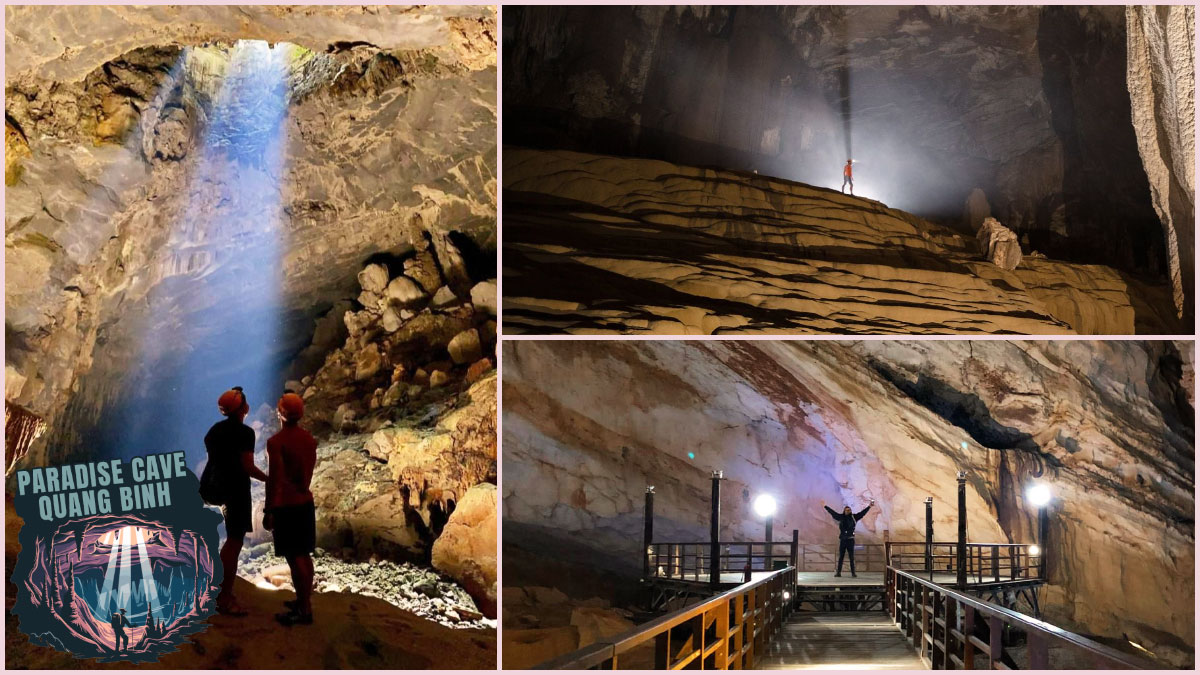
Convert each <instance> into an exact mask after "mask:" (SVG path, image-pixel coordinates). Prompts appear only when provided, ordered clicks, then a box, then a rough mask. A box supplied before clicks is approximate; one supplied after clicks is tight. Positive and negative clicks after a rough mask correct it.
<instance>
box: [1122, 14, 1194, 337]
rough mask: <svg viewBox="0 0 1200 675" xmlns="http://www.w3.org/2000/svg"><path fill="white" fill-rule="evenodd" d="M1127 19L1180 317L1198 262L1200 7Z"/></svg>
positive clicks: (1144, 146) (1139, 130)
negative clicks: (1198, 40) (1199, 44)
mask: <svg viewBox="0 0 1200 675" xmlns="http://www.w3.org/2000/svg"><path fill="white" fill-rule="evenodd" d="M1125 23H1126V26H1127V30H1126V51H1127V53H1128V58H1127V60H1126V78H1125V81H1126V85H1127V87H1128V89H1129V99H1130V103H1131V106H1132V115H1133V127H1134V131H1135V133H1136V135H1137V145H1138V153H1139V154H1140V155H1141V158H1142V165H1143V166H1144V168H1145V173H1146V177H1147V178H1149V180H1150V196H1151V200H1152V201H1153V204H1154V210H1155V211H1156V212H1157V213H1158V217H1159V220H1161V221H1162V226H1163V235H1164V237H1163V238H1164V239H1165V240H1166V242H1167V265H1168V270H1169V276H1170V280H1171V287H1172V291H1173V294H1172V297H1173V299H1174V302H1175V306H1176V309H1177V311H1178V312H1179V313H1180V314H1187V315H1191V314H1192V313H1194V312H1195V298H1193V297H1192V291H1193V288H1194V285H1195V265H1196V259H1195V242H1196V237H1195V222H1194V221H1195V211H1196V206H1195V200H1196V176H1195V164H1194V161H1195V156H1196V102H1195V91H1196V69H1195V62H1196V44H1195V40H1194V39H1193V35H1194V32H1195V25H1196V8H1195V7H1194V6H1193V5H1180V6H1177V7H1138V6H1128V7H1126V8H1125ZM1173 185H1177V186H1180V187H1181V188H1182V189H1176V188H1173V187H1172V186H1173Z"/></svg>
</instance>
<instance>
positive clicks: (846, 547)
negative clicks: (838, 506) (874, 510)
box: [821, 499, 875, 577]
mask: <svg viewBox="0 0 1200 675" xmlns="http://www.w3.org/2000/svg"><path fill="white" fill-rule="evenodd" d="M821 506H824V507H825V510H826V511H828V512H829V515H831V516H833V519H834V520H835V521H837V524H838V531H839V532H838V565H837V574H834V575H833V576H835V577H840V576H842V562H843V561H844V560H845V559H846V552H847V551H849V553H850V576H852V577H857V576H858V574H857V573H856V572H855V571H854V527H855V525H857V524H858V521H860V520H862V518H863V516H865V515H867V511H870V510H871V507H872V506H875V500H874V499H872V500H871V503H870V504H867V508H865V509H863V510H862V511H859V512H858V513H851V512H850V506H849V505H847V506H846V507H845V508H843V509H842V512H841V513H838V512H837V511H834V510H833V509H831V508H829V505H828V504H826V503H825V502H824V501H822V502H821Z"/></svg>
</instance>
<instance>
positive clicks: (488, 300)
mask: <svg viewBox="0 0 1200 675" xmlns="http://www.w3.org/2000/svg"><path fill="white" fill-rule="evenodd" d="M471 304H472V305H475V309H476V310H477V311H480V312H487V313H488V314H489V315H491V316H497V312H496V280H495V279H488V280H487V281H481V282H479V283H477V284H475V285H474V286H473V287H472V288H471Z"/></svg>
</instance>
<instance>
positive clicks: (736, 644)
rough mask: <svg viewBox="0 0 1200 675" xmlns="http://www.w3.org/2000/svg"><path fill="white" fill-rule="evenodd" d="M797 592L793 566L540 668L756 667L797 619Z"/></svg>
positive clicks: (723, 668) (539, 667) (605, 639)
mask: <svg viewBox="0 0 1200 675" xmlns="http://www.w3.org/2000/svg"><path fill="white" fill-rule="evenodd" d="M795 593H796V568H795V567H792V566H788V567H786V568H784V569H782V570H778V571H776V572H773V573H771V574H770V575H768V576H765V577H763V578H761V579H758V580H756V581H753V582H749V583H745V584H742V585H741V586H738V587H737V588H734V589H732V590H729V591H726V592H724V593H721V594H720V595H717V596H715V597H712V598H709V599H708V600H705V601H703V602H700V603H698V604H695V605H692V606H691V607H685V608H684V609H681V610H679V611H676V612H672V613H670V614H667V615H665V616H661V617H659V618H657V619H654V620H652V621H648V622H646V623H644V624H641V625H640V626H637V627H635V628H633V629H632V630H629V631H627V632H625V633H622V634H620V635H616V636H613V637H609V638H604V639H602V640H600V641H599V642H595V643H593V644H590V645H588V646H586V647H583V648H581V649H577V650H576V651H573V652H571V653H569V654H564V655H562V656H559V657H557V658H554V659H551V660H550V661H546V662H545V663H542V664H540V665H538V666H536V668H537V669H542V670H548V669H572V670H578V669H588V668H590V669H603V670H615V669H617V668H618V667H624V668H631V667H632V668H654V669H656V670H679V669H683V668H701V669H704V670H710V669H715V670H725V669H728V668H740V669H745V668H753V667H754V664H755V663H756V661H757V659H758V658H759V657H761V656H762V655H763V654H765V653H766V650H767V646H768V645H769V644H770V642H771V639H772V638H773V637H774V636H775V635H776V633H778V632H779V630H780V628H782V627H783V623H784V621H785V620H786V619H787V617H788V615H789V614H791V609H792V602H791V598H793V597H794V596H795ZM651 642H653V648H654V649H653V655H652V656H651V655H650V646H651Z"/></svg>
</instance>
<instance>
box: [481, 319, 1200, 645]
mask: <svg viewBox="0 0 1200 675" xmlns="http://www.w3.org/2000/svg"><path fill="white" fill-rule="evenodd" d="M1192 349H1193V347H1192V343H1191V342H1190V341H1187V342H1178V343H1171V342H1125V341H1113V342H1080V341H1047V342H1008V341H974V342H968V341H961V342H960V341H950V342H946V341H934V342H905V341H895V340H888V341H864V342H837V341H834V342H829V341H816V342H805V341H717V342H713V341H703V342H690V341H644V342H643V341H636V342H626V341H620V342H615V341H614V342H594V341H587V342H571V341H553V342H550V341H546V342H530V341H512V342H507V343H505V353H504V411H503V415H504V419H503V429H504V452H505V457H504V485H503V490H504V494H503V499H502V504H503V511H504V514H503V526H504V537H503V540H504V546H505V551H504V556H505V560H506V561H509V560H513V559H515V558H517V557H518V556H521V557H520V560H521V565H520V566H519V568H520V570H521V571H520V572H519V573H513V574H512V575H510V574H509V572H508V570H509V567H508V565H507V564H506V567H505V584H506V586H507V585H512V586H521V587H525V588H526V590H528V587H530V586H558V587H560V589H562V590H564V591H565V592H570V593H572V595H573V597H577V598H578V599H583V598H587V597H590V595H594V594H596V590H595V589H597V588H605V589H616V588H619V587H620V586H621V584H619V583H615V582H610V583H604V584H594V585H593V586H592V587H591V588H592V590H591V591H590V592H588V590H587V586H586V584H585V580H586V579H589V578H592V579H594V578H596V577H597V575H601V574H609V575H615V576H617V577H619V578H623V579H625V582H624V584H625V585H627V586H628V585H632V584H636V580H637V578H638V577H639V576H640V573H641V555H640V548H641V541H642V539H641V536H642V505H643V492H644V488H645V486H646V485H654V486H655V488H656V492H657V497H656V500H655V517H656V520H655V535H656V539H658V540H659V541H706V540H707V538H708V523H707V514H708V498H709V474H710V472H711V471H712V470H715V469H720V470H723V471H724V472H725V477H726V479H727V480H726V482H725V484H724V487H723V488H722V504H721V511H722V519H723V521H722V522H723V529H722V534H721V536H722V537H728V540H733V541H737V540H742V541H748V540H756V539H757V538H759V537H761V536H762V529H761V528H762V522H761V520H759V519H758V518H757V517H756V516H755V515H753V513H752V511H751V506H750V505H751V503H752V501H753V498H754V497H755V496H757V495H758V494H759V493H764V492H765V493H770V494H773V495H775V496H776V498H777V500H778V501H779V504H780V510H779V514H778V515H777V516H776V519H775V532H776V537H777V538H780V539H784V538H785V537H783V536H781V535H780V534H779V533H786V532H790V530H792V529H793V528H794V529H798V530H799V531H800V540H801V542H814V543H820V542H827V541H831V540H833V539H834V538H836V532H837V531H836V528H835V525H834V523H833V522H832V521H831V520H830V519H829V518H828V517H826V516H825V514H824V512H823V511H822V509H821V502H822V500H825V501H827V502H829V503H831V504H842V503H849V504H861V503H863V502H865V501H867V500H868V499H870V498H874V499H877V500H878V505H877V508H876V509H873V510H872V511H871V512H870V513H869V514H868V515H867V517H866V518H864V519H863V521H862V523H861V524H860V530H861V535H860V539H861V540H862V541H863V543H878V542H881V541H882V538H883V532H884V531H885V530H888V531H889V532H890V536H891V538H892V540H900V541H902V540H912V538H914V537H919V536H920V533H922V532H923V529H924V504H923V501H924V499H925V497H926V496H932V497H933V499H934V517H935V524H934V529H935V537H943V536H949V535H950V534H951V533H953V532H954V531H955V528H956V515H955V508H954V505H955V503H956V501H955V480H954V476H955V473H956V471H958V470H959V469H962V470H965V471H966V472H967V473H968V484H967V485H968V524H969V537H970V539H971V540H973V541H983V540H988V541H1013V542H1027V541H1030V540H1031V537H1032V536H1033V532H1034V530H1033V528H1034V524H1035V520H1036V513H1035V510H1034V509H1033V508H1031V507H1030V506H1029V505H1028V504H1026V503H1025V496H1024V487H1025V486H1026V485H1027V484H1028V483H1029V482H1030V481H1032V480H1034V479H1037V480H1041V481H1044V482H1046V483H1047V484H1049V485H1050V486H1051V488H1052V490H1053V494H1054V500H1053V502H1052V504H1051V516H1050V531H1049V539H1048V541H1047V544H1046V548H1047V550H1048V552H1049V558H1048V560H1049V561H1050V562H1049V565H1050V567H1049V575H1050V583H1049V585H1048V586H1047V587H1046V589H1045V591H1044V592H1043V596H1042V608H1043V612H1044V616H1045V617H1046V618H1047V620H1049V621H1051V622H1052V623H1055V624H1057V625H1061V626H1063V627H1066V628H1068V629H1073V630H1077V631H1082V632H1085V633H1090V634H1096V635H1100V636H1107V637H1111V638H1116V639H1122V636H1125V637H1124V639H1128V640H1133V641H1135V642H1137V643H1138V644H1141V645H1143V646H1145V647H1146V648H1147V649H1149V650H1150V651H1152V652H1154V653H1155V654H1156V655H1157V656H1158V657H1159V658H1162V659H1164V660H1166V661H1168V662H1171V663H1174V664H1176V665H1184V664H1187V663H1189V662H1190V661H1191V658H1192V656H1191V655H1192V653H1193V648H1192V646H1193V645H1194V626H1195V623H1194V604H1195V603H1194V588H1193V583H1192V582H1193V578H1194V574H1195V567H1194V565H1195V554H1194V550H1195V531H1194V521H1193V516H1192V514H1193V509H1194V488H1195V478H1194V456H1195V455H1194V443H1195V441H1194V433H1195V429H1194V426H1193V425H1194V421H1193V420H1194V414H1195V413H1194V410H1193V408H1192V404H1191V401H1192V400H1193V399H1192V397H1193V396H1194V392H1193V391H1192V387H1193V386H1194V385H1193V381H1194V380H1193V376H1192V375H1191V374H1190V371H1191V368H1192V366H1191V365H1189V364H1192V363H1193V358H1194V357H1193V354H1192V353H1191V350H1192ZM579 373H587V377H586V378H580V377H579ZM549 552H553V554H552V555H548V554H549ZM551 559H553V560H554V561H560V562H558V563H553V564H552V563H551ZM554 564H559V565H562V566H569V569H570V570H571V572H570V573H566V572H564V569H562V568H560V567H555V566H554ZM572 578H574V580H575V581H574V583H575V585H576V587H577V588H574V589H569V588H566V585H567V584H568V582H570V580H571V579H572ZM580 586H582V587H583V588H582V589H580V588H578V587H580ZM510 596H512V597H514V598H516V599H519V595H518V594H516V593H515V592H510V590H509V589H508V588H507V587H506V588H505V598H506V602H507V599H508V598H509V597H510ZM610 599H611V598H610ZM522 602H523V601H522ZM517 604H518V605H519V604H521V603H517ZM508 620H509V613H508V610H507V606H506V609H505V621H506V622H507V621H508ZM558 625H566V624H565V622H560V623H559V624H558ZM507 626H508V624H507V623H506V627H507ZM540 627H542V628H545V627H548V626H540ZM506 653H507V648H506Z"/></svg>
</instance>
